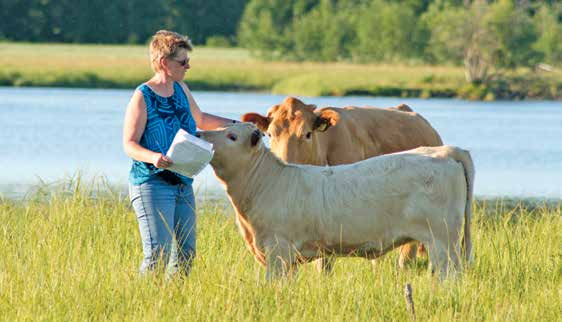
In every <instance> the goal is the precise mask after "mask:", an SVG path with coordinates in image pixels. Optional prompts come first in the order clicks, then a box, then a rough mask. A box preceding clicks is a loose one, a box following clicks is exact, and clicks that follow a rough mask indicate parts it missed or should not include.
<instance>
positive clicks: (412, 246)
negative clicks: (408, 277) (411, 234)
mask: <svg viewBox="0 0 562 322" xmlns="http://www.w3.org/2000/svg"><path fill="white" fill-rule="evenodd" d="M417 249H418V245H417V243H416V242H411V243H407V244H404V245H402V246H400V257H399V258H398V267H400V268H404V266H406V264H408V263H409V262H411V261H413V260H414V259H415V258H416V253H417Z"/></svg>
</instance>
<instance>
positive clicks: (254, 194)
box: [223, 146, 287, 216]
mask: <svg viewBox="0 0 562 322" xmlns="http://www.w3.org/2000/svg"><path fill="white" fill-rule="evenodd" d="M286 166H287V165H286V164H285V163H283V162H282V161H281V160H279V159H278V158H277V157H276V156H275V155H274V154H273V153H272V152H271V151H270V150H269V149H267V148H266V147H265V146H262V147H261V148H260V151H258V152H257V153H256V155H255V157H254V158H252V160H251V161H250V162H248V163H247V164H246V165H245V166H244V167H243V168H241V169H238V170H237V171H236V174H235V175H233V176H232V177H230V178H225V179H223V181H224V183H225V185H226V192H227V193H228V195H229V197H230V199H231V202H232V203H233V204H234V206H235V207H236V208H237V210H238V211H239V212H240V213H241V214H242V215H244V216H245V215H246V214H248V213H249V210H251V209H252V208H253V207H254V201H255V200H259V198H260V197H259V196H260V195H261V194H263V193H266V192H267V191H270V187H271V186H274V185H275V178H276V176H277V175H278V174H279V173H281V172H282V171H283V169H284V168H285V167H286Z"/></svg>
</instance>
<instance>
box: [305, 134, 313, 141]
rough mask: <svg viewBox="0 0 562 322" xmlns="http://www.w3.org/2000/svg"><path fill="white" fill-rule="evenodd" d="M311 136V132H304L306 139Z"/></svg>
mask: <svg viewBox="0 0 562 322" xmlns="http://www.w3.org/2000/svg"><path fill="white" fill-rule="evenodd" d="M311 137H312V132H308V133H306V139H307V140H310V138H311Z"/></svg>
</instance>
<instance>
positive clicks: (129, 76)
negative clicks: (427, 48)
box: [0, 43, 562, 99]
mask: <svg viewBox="0 0 562 322" xmlns="http://www.w3.org/2000/svg"><path fill="white" fill-rule="evenodd" d="M191 56H192V60H191V65H192V69H191V70H190V71H189V72H188V74H187V81H188V84H189V85H190V86H191V87H192V89H196V90H252V91H269V92H273V93H278V94H287V95H307V96H318V95H352V94H361V95H379V96H408V97H453V96H463V97H469V98H474V99H483V98H486V99H493V98H496V97H498V98H499V97H500V96H497V95H504V96H505V95H511V94H512V93H511V92H512V91H516V92H517V93H516V94H517V95H520V97H534V98H559V99H560V98H562V96H561V95H562V81H560V80H561V79H562V70H560V69H556V70H555V71H554V72H552V73H550V74H548V75H542V76H541V77H539V78H537V77H535V74H534V73H532V72H531V71H529V70H525V69H522V70H519V71H516V72H514V75H513V77H515V76H517V77H518V78H517V81H516V82H515V78H513V79H514V83H513V84H512V83H510V82H507V83H498V84H497V85H494V86H496V87H487V86H467V84H466V82H465V80H464V71H463V69H462V68H461V67H450V66H426V65H404V64H402V65H380V64H379V65H377V64H367V65H361V64H351V63H344V62H339V63H310V62H305V63H299V62H268V61H261V60H257V59H254V58H252V57H251V56H250V54H249V52H248V51H246V50H244V49H240V48H228V49H226V48H224V49H220V48H206V47H201V48H199V47H198V48H196V49H195V50H194V51H193V53H192V55H191ZM150 76H151V69H150V66H149V58H148V49H147V46H132V45H75V44H25V43H0V85H4V86H62V87H103V88H134V87H135V86H136V85H138V84H140V83H141V82H144V81H146V80H147V79H148V78H149V77H150Z"/></svg>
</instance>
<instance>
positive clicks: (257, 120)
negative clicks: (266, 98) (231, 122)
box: [241, 113, 269, 132]
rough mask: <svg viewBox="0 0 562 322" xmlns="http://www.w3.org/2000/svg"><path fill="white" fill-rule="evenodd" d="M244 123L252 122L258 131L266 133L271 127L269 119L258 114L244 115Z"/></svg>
mask: <svg viewBox="0 0 562 322" xmlns="http://www.w3.org/2000/svg"><path fill="white" fill-rule="evenodd" d="M241 120H242V122H252V123H254V124H255V125H256V126H257V127H258V129H260V130H262V131H264V132H266V131H267V128H268V127H269V118H268V117H265V116H263V115H260V114H258V113H246V114H244V115H242V118H241Z"/></svg>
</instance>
